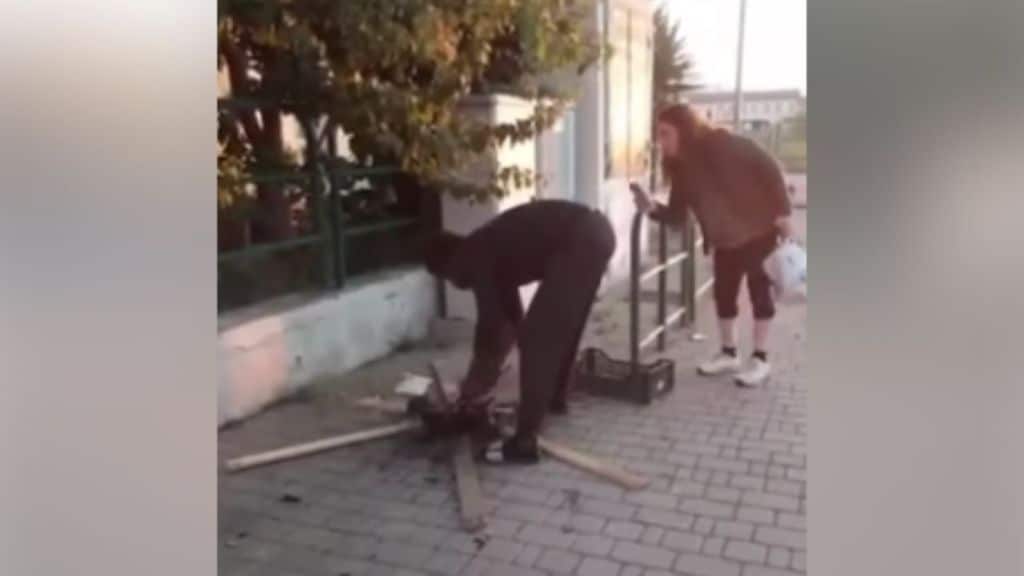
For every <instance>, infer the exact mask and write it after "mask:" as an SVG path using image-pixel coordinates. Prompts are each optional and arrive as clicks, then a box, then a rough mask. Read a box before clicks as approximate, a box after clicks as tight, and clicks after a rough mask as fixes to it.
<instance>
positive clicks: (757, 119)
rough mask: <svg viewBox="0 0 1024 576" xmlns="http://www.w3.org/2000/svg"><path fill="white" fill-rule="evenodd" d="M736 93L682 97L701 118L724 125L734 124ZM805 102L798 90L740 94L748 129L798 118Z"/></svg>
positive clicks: (699, 94) (743, 118) (709, 93)
mask: <svg viewBox="0 0 1024 576" xmlns="http://www.w3.org/2000/svg"><path fill="white" fill-rule="evenodd" d="M735 98H736V93H735V92H732V91H715V92H711V91H708V92H694V93H691V94H688V95H686V96H685V97H684V101H685V102H686V103H687V104H690V105H691V106H693V107H694V108H695V109H696V110H697V111H698V112H700V114H701V116H703V117H704V118H705V119H706V120H709V121H710V122H714V123H718V124H727V123H731V122H732V121H733V111H734V109H735V101H736V100H735ZM806 103H807V100H806V98H805V97H804V95H803V94H801V93H800V91H799V90H764V91H750V92H744V93H743V104H742V106H743V109H742V110H741V111H740V112H741V113H740V117H741V118H742V120H743V122H744V124H745V126H746V127H747V128H756V127H757V126H758V125H759V124H761V125H775V124H779V123H780V122H782V121H784V120H786V119H789V118H793V117H794V116H798V115H800V113H801V112H803V111H804V107H805V106H806Z"/></svg>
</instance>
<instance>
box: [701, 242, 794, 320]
mask: <svg viewBox="0 0 1024 576" xmlns="http://www.w3.org/2000/svg"><path fill="white" fill-rule="evenodd" d="M777 244H778V239H777V235H776V233H775V232H774V231H772V232H771V233H769V234H767V235H764V236H761V237H759V238H755V239H754V240H752V241H750V242H747V243H746V244H743V245H742V246H738V247H736V248H730V249H724V250H723V249H715V255H714V273H715V288H714V290H715V308H716V309H717V312H718V317H719V318H722V319H723V320H731V319H733V318H736V316H738V315H739V306H738V302H737V301H738V300H739V294H740V284H741V283H742V282H743V278H744V277H746V279H747V291H748V292H749V293H750V303H751V306H752V307H753V309H754V318H755V319H757V320H768V319H770V318H773V317H774V316H775V302H774V301H773V299H772V289H771V286H772V284H771V280H770V279H769V278H768V275H767V274H765V271H764V260H765V258H767V257H768V256H769V255H770V254H771V253H772V251H773V250H775V247H776V245H777Z"/></svg>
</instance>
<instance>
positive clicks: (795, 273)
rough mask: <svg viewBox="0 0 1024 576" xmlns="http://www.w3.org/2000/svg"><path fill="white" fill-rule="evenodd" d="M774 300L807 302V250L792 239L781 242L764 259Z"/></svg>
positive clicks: (788, 302)
mask: <svg viewBox="0 0 1024 576" xmlns="http://www.w3.org/2000/svg"><path fill="white" fill-rule="evenodd" d="M764 271H765V273H766V274H767V275H768V278H770V279H771V281H772V290H773V293H774V296H775V300H776V301H777V302H779V303H782V304H804V303H806V302H807V252H806V251H805V250H804V249H803V247H802V246H800V245H799V244H797V243H796V242H793V241H786V242H783V243H781V244H780V245H779V246H778V248H776V249H775V251H774V252H772V253H771V254H770V255H769V256H768V258H766V259H765V261H764Z"/></svg>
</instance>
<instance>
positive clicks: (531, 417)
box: [517, 212, 615, 438]
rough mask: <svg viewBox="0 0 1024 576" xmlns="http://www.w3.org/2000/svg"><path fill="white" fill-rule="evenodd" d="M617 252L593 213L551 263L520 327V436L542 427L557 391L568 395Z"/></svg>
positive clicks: (607, 229)
mask: <svg viewBox="0 0 1024 576" xmlns="http://www.w3.org/2000/svg"><path fill="white" fill-rule="evenodd" d="M614 252H615V232H614V231H613V230H612V228H611V225H609V223H608V220H607V219H606V218H605V217H604V216H603V215H601V214H600V213H597V212H594V213H592V214H591V215H589V216H587V217H586V218H584V219H582V220H581V221H580V222H579V223H578V225H577V227H576V229H575V231H574V235H573V238H572V240H570V241H569V242H568V243H567V244H566V246H565V247H563V248H562V249H561V250H559V252H558V253H557V254H555V255H553V256H552V257H551V259H550V260H549V261H548V263H547V266H546V270H545V272H544V277H543V278H542V279H541V281H540V287H539V288H538V290H537V292H536V294H535V295H534V298H533V301H532V302H531V304H530V308H529V310H528V311H527V312H526V317H525V318H523V322H522V324H521V325H520V329H519V363H520V400H519V416H518V417H519V422H518V427H517V435H518V436H519V437H526V438H530V437H534V436H536V435H537V433H538V431H539V430H540V426H541V423H542V422H543V420H544V415H545V414H546V413H547V410H548V406H549V404H550V403H551V399H552V395H553V394H554V393H556V392H557V393H558V394H565V393H566V390H565V387H566V386H567V385H568V384H569V381H570V379H571V378H570V376H571V370H572V366H573V364H574V363H575V359H576V352H577V348H578V347H579V343H580V338H581V337H582V335H583V329H584V327H585V326H586V323H587V316H589V314H590V309H591V307H592V306H593V303H594V298H595V297H596V296H597V290H598V288H599V287H600V285H601V277H602V276H603V275H604V271H605V269H606V268H607V266H608V261H609V260H610V259H611V257H612V254H613V253H614Z"/></svg>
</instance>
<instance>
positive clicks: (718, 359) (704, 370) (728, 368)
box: [697, 352, 741, 376]
mask: <svg viewBox="0 0 1024 576" xmlns="http://www.w3.org/2000/svg"><path fill="white" fill-rule="evenodd" d="M740 366H741V365H740V359H739V357H738V356H730V355H728V354H726V353H724V352H719V353H718V354H717V355H716V356H715V357H714V358H712V359H711V360H708V361H707V362H705V363H703V364H701V365H700V366H698V367H697V373H698V374H700V375H701V376H718V375H719V374H726V373H731V372H736V371H737V370H739V369H740Z"/></svg>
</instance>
